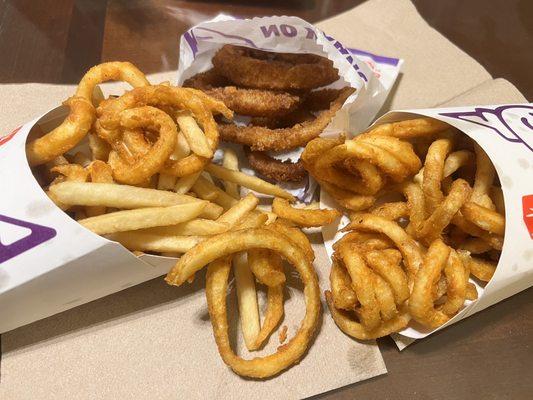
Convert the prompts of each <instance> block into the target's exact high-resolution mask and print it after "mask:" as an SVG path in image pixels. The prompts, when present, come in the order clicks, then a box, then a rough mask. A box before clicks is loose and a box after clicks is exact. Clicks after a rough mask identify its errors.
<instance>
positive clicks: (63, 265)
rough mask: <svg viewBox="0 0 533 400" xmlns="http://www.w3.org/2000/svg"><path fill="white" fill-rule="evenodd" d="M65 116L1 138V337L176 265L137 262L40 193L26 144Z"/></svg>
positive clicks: (57, 114) (57, 112)
mask: <svg viewBox="0 0 533 400" xmlns="http://www.w3.org/2000/svg"><path fill="white" fill-rule="evenodd" d="M66 112H67V110H66V109H65V108H64V107H59V108H57V109H54V110H52V111H51V112H49V113H47V114H45V115H44V116H42V117H40V118H37V119H35V120H33V121H31V122H29V123H27V124H25V125H23V126H22V127H20V128H18V129H16V130H14V131H13V132H12V133H10V134H9V135H7V136H4V137H3V138H1V139H0V332H6V331H9V330H11V329H14V328H16V327H19V326H21V325H24V324H27V323H29V322H33V321H35V320H38V319H41V318H45V317H47V316H50V315H53V314H56V313H59V312H61V311H64V310H67V309H69V308H72V307H75V306H77V305H80V304H84V303H87V302H89V301H92V300H95V299H98V298H100V297H103V296H106V295H108V294H111V293H114V292H117V291H119V290H122V289H125V288H128V287H130V286H133V285H137V284H139V283H141V282H144V281H147V280H149V279H152V278H155V277H157V276H161V275H163V274H165V273H166V272H167V271H168V270H169V268H170V267H171V265H172V264H173V263H174V261H175V260H173V259H170V258H167V257H158V256H153V255H143V256H141V257H136V256H135V255H133V254H132V253H131V252H130V251H129V250H127V249H126V248H124V247H123V246H121V245H120V244H118V243H115V242H112V241H110V240H107V239H105V238H103V237H101V236H98V235H96V234H94V233H92V232H91V231H89V230H87V229H85V228H84V227H83V226H81V225H80V224H78V223H77V222H76V221H74V220H73V219H71V218H70V217H69V216H68V215H67V214H65V213H64V212H63V211H61V209H59V208H58V207H57V206H56V205H55V204H54V203H53V202H52V201H51V200H50V199H49V198H48V196H47V195H46V193H45V192H44V191H43V190H42V189H41V188H40V186H39V184H38V183H37V181H36V180H35V178H34V176H33V175H32V173H31V171H30V167H29V165H28V163H27V161H26V152H25V144H26V138H27V136H28V134H29V133H30V132H31V131H32V129H40V130H41V131H44V132H46V131H48V130H50V129H52V128H53V127H55V126H57V125H58V124H59V123H60V121H61V120H62V119H63V118H64V117H65V114H66Z"/></svg>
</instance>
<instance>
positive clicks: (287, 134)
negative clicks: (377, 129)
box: [219, 88, 354, 151]
mask: <svg viewBox="0 0 533 400" xmlns="http://www.w3.org/2000/svg"><path fill="white" fill-rule="evenodd" d="M353 90H354V89H352V88H345V89H343V90H342V91H341V94H340V95H339V97H337V99H336V100H335V101H334V102H332V103H331V105H330V108H329V109H328V110H325V111H322V112H321V113H320V114H319V115H318V116H317V117H316V118H315V119H314V120H312V121H306V122H303V123H301V124H296V125H294V126H292V127H291V128H281V129H268V128H264V127H260V126H237V125H235V124H219V131H220V136H221V138H222V140H224V141H227V142H234V143H240V144H244V145H246V146H249V147H250V148H251V149H252V150H259V151H265V150H274V151H281V150H290V149H294V148H296V147H299V146H303V145H305V144H306V143H307V142H309V141H310V140H311V139H314V138H316V137H317V136H318V135H320V134H321V133H322V131H323V130H324V129H325V128H326V126H328V124H329V123H330V122H331V119H332V118H333V117H334V116H335V114H336V113H337V111H338V110H339V109H340V108H341V107H342V105H343V104H344V102H345V101H346V99H347V98H348V97H349V96H350V94H352V93H353Z"/></svg>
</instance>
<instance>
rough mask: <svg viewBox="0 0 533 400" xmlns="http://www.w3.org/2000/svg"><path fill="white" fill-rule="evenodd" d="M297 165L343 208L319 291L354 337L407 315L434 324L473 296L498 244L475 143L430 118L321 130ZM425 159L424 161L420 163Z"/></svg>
mask: <svg viewBox="0 0 533 400" xmlns="http://www.w3.org/2000/svg"><path fill="white" fill-rule="evenodd" d="M302 159H303V161H304V166H305V167H306V168H307V169H308V171H309V172H310V173H311V174H312V175H313V176H314V177H315V178H316V179H317V180H318V181H319V182H320V184H321V185H322V187H323V188H324V189H325V190H326V191H327V192H328V193H329V194H330V195H331V196H332V197H333V198H334V199H335V200H337V202H338V203H339V204H341V205H342V206H344V207H345V208H348V209H351V210H353V211H352V212H351V214H350V219H351V223H350V224H349V225H348V226H346V227H345V228H344V229H343V231H345V232H348V233H347V234H346V235H345V236H343V237H342V238H341V239H340V240H339V241H338V242H337V243H335V244H334V246H333V247H334V250H335V253H334V257H333V265H332V269H331V274H330V283H331V291H330V292H329V291H328V292H327V293H326V299H327V302H328V305H329V308H330V310H331V313H332V316H333V318H334V320H335V322H336V323H337V325H338V326H339V327H340V329H341V330H342V331H344V332H345V333H346V334H348V335H350V336H352V337H355V338H358V339H363V340H366V339H374V338H377V337H381V336H385V335H388V334H390V333H392V332H397V331H400V330H402V329H404V328H405V327H407V325H408V324H409V322H410V320H411V319H414V321H416V322H417V323H419V324H421V325H422V326H424V327H426V328H429V329H434V328H437V327H439V326H441V325H443V324H444V323H446V322H447V321H448V320H449V319H450V318H452V317H453V316H454V315H456V314H457V313H458V312H459V311H460V310H461V309H462V308H463V305H464V304H465V301H466V300H475V299H476V298H477V290H476V286H475V285H474V284H473V283H472V282H470V281H469V280H470V277H471V276H472V277H473V278H474V279H475V280H477V282H478V283H479V284H482V283H483V282H488V281H489V280H490V279H491V277H492V275H493V274H494V271H495V269H496V265H497V262H498V259H499V256H500V253H501V249H502V246H503V235H504V230H505V217H504V203H503V195H502V190H501V187H500V186H499V185H498V183H497V182H496V172H495V170H494V166H493V165H492V163H491V161H490V159H489V158H488V156H487V155H486V154H485V152H484V151H483V150H482V149H481V147H479V146H478V145H477V144H476V143H474V142H473V141H472V140H470V139H469V138H468V137H466V136H465V135H463V134H462V133H461V132H459V131H457V130H456V129H454V128H452V127H450V126H449V125H447V124H445V123H442V122H440V121H437V120H433V119H429V118H420V119H414V120H407V121H401V122H395V123H390V124H384V125H380V126H377V127H375V128H373V129H371V130H369V131H367V132H364V133H362V134H360V135H358V136H356V137H355V138H354V139H351V140H345V138H344V137H339V138H338V139H324V138H318V139H315V140H313V141H312V142H310V143H309V144H308V146H307V147H306V149H305V151H304V154H303V155H302ZM422 160H424V161H423V162H422Z"/></svg>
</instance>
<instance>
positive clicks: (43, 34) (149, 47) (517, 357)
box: [0, 0, 533, 399]
mask: <svg viewBox="0 0 533 400" xmlns="http://www.w3.org/2000/svg"><path fill="white" fill-rule="evenodd" d="M252 3H253V4H254V5H253V6H251V5H250V4H252ZM359 3H361V1H359V0H335V1H333V0H322V1H321V0H316V1H313V0H307V1H296V0H285V1H273V0H271V1H259V0H258V1H254V2H252V1H249V0H248V1H216V2H207V1H171V0H162V1H156V0H147V1H136V0H131V1H127V0H108V1H94V2H93V1H90V0H77V1H75V0H42V1H38V2H37V1H31V0H4V1H2V2H0V55H1V56H0V57H1V58H0V60H1V62H0V83H6V82H50V83H74V82H77V81H78V80H79V78H80V76H81V75H82V74H83V72H84V71H85V70H86V69H87V68H89V67H90V66H92V65H94V64H97V63H99V62H101V61H108V60H120V59H127V60H130V61H132V62H134V63H135V64H136V65H138V66H139V67H140V68H141V69H142V70H143V71H145V72H147V73H149V72H157V71H162V70H171V69H175V68H176V66H177V62H178V37H179V36H180V35H181V34H182V33H183V32H184V31H185V30H186V29H187V28H189V27H190V26H192V25H194V24H195V23H198V22H200V21H202V20H205V19H208V18H210V17H212V16H214V15H216V14H218V13H219V12H225V13H228V14H232V15H236V16H256V15H272V14H290V15H297V16H301V17H302V18H305V19H307V20H308V21H310V22H314V21H319V20H321V19H324V18H327V17H329V16H332V15H335V14H337V13H339V12H342V11H344V10H347V9H350V8H352V7H354V6H356V5H357V4H359ZM414 3H415V4H416V6H417V8H418V10H419V11H420V13H421V14H422V16H423V17H424V18H425V19H426V20H427V21H428V22H429V23H430V25H432V26H433V27H435V28H436V29H437V30H439V31H440V32H441V33H442V34H444V35H445V36H447V37H448V38H449V39H450V40H452V41H453V42H454V43H456V44H457V45H459V47H461V48H462V49H463V50H465V51H466V52H467V53H469V54H470V55H472V56H473V57H474V58H476V59H477V60H478V61H479V62H480V63H481V64H482V65H483V66H484V67H485V68H486V69H487V70H488V71H489V72H490V73H491V74H492V75H493V76H496V77H504V78H506V79H508V80H510V81H511V82H512V83H514V84H515V85H516V86H517V87H518V89H520V90H521V91H522V93H523V94H524V95H525V96H526V97H527V98H529V99H532V98H533V79H531V68H532V66H533V52H532V51H531V48H532V44H533V29H532V27H533V24H532V21H533V2H531V1H526V0H508V1H497V0H492V1H487V0H471V1H468V2H465V1H461V0H448V1H440V2H435V1H432V0H415V1H414ZM532 301H533V289H529V290H527V291H524V292H522V293H520V294H518V295H516V296H514V297H512V298H510V299H508V300H506V301H503V302H501V303H500V304H498V305H496V306H494V307H492V308H490V309H488V310H485V311H484V312H482V313H480V314H476V315H474V316H473V317H470V318H468V319H467V320H465V321H462V322H460V323H458V324H457V325H455V326H453V327H451V328H449V329H446V330H445V331H444V332H440V333H437V334H435V335H433V336H432V337H430V338H428V339H426V340H424V341H422V342H420V343H417V344H416V345H413V346H411V347H409V348H407V349H406V350H404V351H403V352H402V353H400V352H398V351H397V349H396V347H395V345H394V344H393V342H392V340H390V339H388V338H387V339H381V340H379V345H380V348H381V350H382V352H383V356H384V358H385V362H386V364H387V368H388V370H389V373H388V374H387V375H384V376H381V377H377V378H374V379H371V380H369V381H365V382H361V383H359V384H355V385H352V386H348V387H345V388H341V389H339V390H336V391H334V392H331V393H326V394H323V395H320V396H317V397H319V398H328V399H330V398H331V399H352V398H361V399H374V398H375V399H411V398H421V399H437V398H438V399H440V398H443V399H444V398H445V399H464V398H472V399H478V398H479V399H481V398H482V399H526V398H532V396H533V379H531V378H532V377H533V376H532V372H531V371H533V307H531V304H532Z"/></svg>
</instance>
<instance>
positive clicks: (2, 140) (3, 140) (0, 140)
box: [0, 126, 22, 146]
mask: <svg viewBox="0 0 533 400" xmlns="http://www.w3.org/2000/svg"><path fill="white" fill-rule="evenodd" d="M20 128H22V126H19V127H18V128H17V129H15V130H14V131H13V132H11V133H10V134H8V135H7V136H3V137H0V146H2V145H3V144H4V143H7V142H8V141H9V140H10V139H11V138H12V137H13V136H15V133H17V132H18V131H19V130H20Z"/></svg>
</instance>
